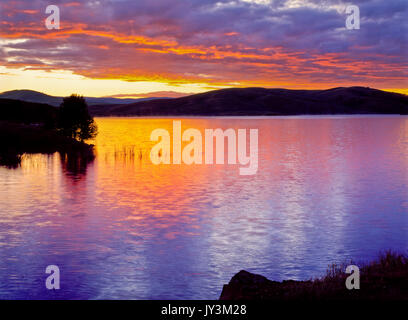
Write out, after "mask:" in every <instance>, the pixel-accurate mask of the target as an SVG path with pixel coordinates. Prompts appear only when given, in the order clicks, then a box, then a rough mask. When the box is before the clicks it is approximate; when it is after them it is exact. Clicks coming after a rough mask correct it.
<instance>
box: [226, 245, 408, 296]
mask: <svg viewBox="0 0 408 320" xmlns="http://www.w3.org/2000/svg"><path fill="white" fill-rule="evenodd" d="M350 264H355V263H345V264H341V265H332V266H330V267H329V269H328V271H327V274H326V275H325V276H324V277H322V278H319V279H311V280H308V281H293V280H287V281H283V282H276V281H271V280H268V279H267V278H265V277H263V276H260V275H256V274H252V273H249V272H247V271H240V272H239V273H237V274H236V275H235V276H234V277H233V278H232V279H231V281H230V282H229V284H227V285H224V288H223V290H222V293H221V296H220V300H277V301H290V300H301V301H309V300H314V301H321V300H378V301H394V300H408V256H407V255H404V254H397V253H393V252H386V253H384V254H381V255H380V256H379V257H378V259H376V260H374V261H372V262H370V263H367V264H365V265H360V264H356V265H358V266H359V267H360V289H358V290H355V289H354V290H348V289H347V288H346V286H345V282H346V278H347V277H348V276H349V274H346V273H345V270H346V266H347V265H350Z"/></svg>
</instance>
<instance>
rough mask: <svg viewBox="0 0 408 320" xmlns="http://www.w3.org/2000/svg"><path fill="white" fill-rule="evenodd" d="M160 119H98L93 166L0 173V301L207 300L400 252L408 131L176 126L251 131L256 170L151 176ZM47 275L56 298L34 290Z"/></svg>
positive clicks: (279, 120)
mask: <svg viewBox="0 0 408 320" xmlns="http://www.w3.org/2000/svg"><path fill="white" fill-rule="evenodd" d="M172 120H173V119H170V118H97V119H96V121H97V124H98V127H99V135H98V137H97V139H96V140H95V142H94V144H95V146H96V147H95V149H96V158H95V160H94V161H92V162H89V163H84V162H83V161H81V160H80V159H70V158H67V157H63V156H61V155H60V154H58V153H56V154H53V155H41V154H35V155H24V157H23V161H22V164H21V167H19V168H17V169H8V168H4V167H0V200H1V201H0V298H2V299H4V298H16V299H27V298H31V299H217V298H218V297H219V295H220V293H221V290H222V286H223V284H225V283H228V282H229V280H230V279H231V277H232V276H233V275H234V274H235V273H237V272H238V271H240V270H242V269H245V270H247V271H250V272H254V273H259V274H262V275H264V276H266V277H268V278H269V279H271V280H278V281H281V280H284V279H295V280H301V279H309V278H311V277H313V278H314V277H320V276H323V275H324V274H325V271H326V269H327V267H328V265H329V264H332V263H342V262H347V261H350V260H353V261H355V262H356V263H362V262H367V261H369V260H370V259H373V258H375V257H377V255H378V253H379V252H381V251H384V250H387V249H392V250H395V251H397V252H407V250H408V117H406V116H316V117H314V116H313V117H312V116H310V117H309V116H302V117H276V118H227V117H225V118H182V119H181V121H182V127H183V129H187V128H196V129H198V130H200V131H202V132H203V131H204V129H206V128H222V129H227V128H234V129H238V128H247V129H249V128H255V129H258V130H259V165H258V171H257V173H256V174H255V175H248V176H242V175H240V174H239V172H238V166H233V165H228V164H225V165H197V164H193V165H186V164H181V165H164V164H161V165H153V164H152V163H151V161H150V158H149V153H150V150H151V148H152V146H153V145H154V144H155V142H151V141H150V133H151V132H152V131H153V130H154V129H156V128H165V129H167V130H168V131H169V132H171V130H172ZM48 265H57V266H58V267H59V268H60V272H61V289H60V290H57V291H52V290H47V289H46V288H45V284H44V283H45V279H46V277H47V274H46V273H45V268H46V266H48Z"/></svg>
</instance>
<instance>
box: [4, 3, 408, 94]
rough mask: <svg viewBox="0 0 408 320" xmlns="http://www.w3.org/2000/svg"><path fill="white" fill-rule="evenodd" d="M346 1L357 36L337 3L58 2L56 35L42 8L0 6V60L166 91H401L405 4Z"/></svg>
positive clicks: (33, 5) (35, 5) (8, 64)
mask: <svg viewBox="0 0 408 320" xmlns="http://www.w3.org/2000/svg"><path fill="white" fill-rule="evenodd" d="M354 2H355V4H357V5H358V6H359V7H360V13H361V29H360V30H346V29H345V18H346V15H345V13H344V7H345V5H346V3H345V2H342V1H336V0H333V1H330V0H309V1H306V0H304V1H300V0H297V1H295V0H287V1H284V0H279V1H249V0H245V1H243V0H218V1H213V0H201V1H194V0H178V1H174V0H172V1H170V0H156V1H151V0H137V1H134V0H105V1H104V0H99V1H97V0H92V1H86V2H76V1H72V0H71V1H64V0H57V1H54V2H53V4H56V5H58V6H60V9H61V29H60V30H47V29H46V28H45V26H44V19H45V18H46V16H47V15H46V14H45V8H46V6H47V5H48V2H47V1H43V0H34V1H32V2H27V1H2V2H1V4H0V10H1V11H0V12H1V13H2V14H3V18H2V20H3V21H2V22H1V28H0V39H3V41H2V42H1V43H2V48H1V49H2V50H1V51H0V62H1V64H2V65H4V66H6V67H8V68H21V67H25V68H27V69H32V68H34V69H37V68H38V69H43V70H60V69H62V70H68V71H72V72H74V73H76V74H79V75H83V76H87V77H91V78H99V79H105V78H108V79H123V80H125V81H144V80H152V81H163V82H168V83H172V84H177V83H191V82H197V83H208V84H212V85H225V86H228V85H230V84H231V83H239V84H240V85H266V86H280V87H282V86H291V87H297V86H306V85H307V86H310V87H313V86H315V87H322V86H325V87H327V86H330V85H332V84H333V85H348V84H365V85H371V86H376V87H404V86H405V87H406V84H407V83H406V77H407V74H406V70H407V69H406V66H407V59H406V56H407V51H406V43H407V41H406V40H407V38H406V37H407V34H408V32H407V31H408V30H407V23H406V17H407V3H406V1H405V0H390V1H386V2H385V1H379V0H365V1H354ZM16 39H20V40H21V39H25V41H20V42H15V41H12V40H16Z"/></svg>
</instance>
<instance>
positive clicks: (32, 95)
mask: <svg viewBox="0 0 408 320" xmlns="http://www.w3.org/2000/svg"><path fill="white" fill-rule="evenodd" d="M0 99H13V100H21V101H26V102H34V103H45V104H49V105H51V106H54V107H59V106H60V105H61V103H62V99H63V97H55V96H50V95H48V94H45V93H42V92H38V91H33V90H12V91H6V92H3V93H0ZM85 99H86V101H87V103H88V105H95V104H96V105H105V104H117V105H120V104H129V103H135V102H139V101H148V100H154V99H163V98H154V97H153V98H140V99H118V98H109V97H108V98H92V97H85Z"/></svg>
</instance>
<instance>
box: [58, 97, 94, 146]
mask: <svg viewBox="0 0 408 320" xmlns="http://www.w3.org/2000/svg"><path fill="white" fill-rule="evenodd" d="M58 127H59V129H60V131H61V132H62V134H64V135H65V136H68V137H71V138H74V139H78V140H80V141H84V140H87V139H92V138H95V137H96V135H97V126H96V124H95V121H94V119H93V118H92V117H91V115H90V114H89V111H88V105H87V104H86V101H85V98H84V97H82V96H79V95H75V94H73V95H71V96H70V97H67V98H64V100H63V102H62V104H61V106H60V108H59V113H58Z"/></svg>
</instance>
